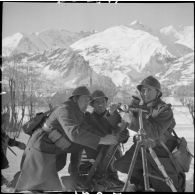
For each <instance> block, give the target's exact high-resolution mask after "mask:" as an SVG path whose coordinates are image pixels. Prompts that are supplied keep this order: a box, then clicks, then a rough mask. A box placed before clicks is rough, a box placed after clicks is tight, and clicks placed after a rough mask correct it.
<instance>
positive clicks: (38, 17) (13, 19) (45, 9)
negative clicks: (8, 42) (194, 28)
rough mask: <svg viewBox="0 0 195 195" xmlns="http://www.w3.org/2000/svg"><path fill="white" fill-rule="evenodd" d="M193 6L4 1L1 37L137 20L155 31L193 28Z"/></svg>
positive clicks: (102, 26) (119, 23) (187, 4)
mask: <svg viewBox="0 0 195 195" xmlns="http://www.w3.org/2000/svg"><path fill="white" fill-rule="evenodd" d="M193 18H194V5H193V3H181V2H180V3H178V2H175V3H169V2H166V3H151V2H150V3H148V2H146V3H139V2H136V3H117V4H109V3H101V4H98V3H60V4H59V3H57V2H47V3H46V2H39V3H37V2H4V3H3V20H2V24H3V27H2V37H3V38H4V37H7V36H10V35H13V34H15V33H17V32H23V33H29V34H31V33H35V32H41V31H43V30H47V29H66V30H69V31H72V32H79V31H81V30H83V31H89V30H90V31H91V30H97V31H102V30H104V29H106V28H109V27H112V26H117V25H123V24H130V23H131V22H133V21H135V20H138V21H140V22H141V23H143V24H144V25H147V26H149V27H151V28H152V29H155V30H158V29H160V28H162V27H164V26H169V25H172V26H174V27H178V26H179V25H187V26H188V25H194V19H193Z"/></svg>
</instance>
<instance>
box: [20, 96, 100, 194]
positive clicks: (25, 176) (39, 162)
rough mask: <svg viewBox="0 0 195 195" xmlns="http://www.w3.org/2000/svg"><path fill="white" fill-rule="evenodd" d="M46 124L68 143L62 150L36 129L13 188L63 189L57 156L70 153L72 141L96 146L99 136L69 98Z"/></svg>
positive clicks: (82, 144) (41, 131) (72, 146)
mask: <svg viewBox="0 0 195 195" xmlns="http://www.w3.org/2000/svg"><path fill="white" fill-rule="evenodd" d="M46 125H47V127H49V128H50V129H52V130H57V131H58V132H60V134H61V135H62V136H63V137H64V138H65V139H66V140H67V141H68V142H70V143H71V146H70V147H68V148H66V149H65V150H61V149H60V148H58V147H56V145H55V144H54V143H53V142H52V141H51V140H50V139H49V137H48V134H47V132H45V131H44V130H43V129H42V128H40V129H38V130H36V131H35V132H34V133H33V135H32V137H31V138H30V141H29V142H28V145H27V148H26V150H25V152H24V156H25V157H24V158H23V163H22V166H21V174H20V177H19V180H18V182H17V184H16V191H24V190H42V191H48V190H49V191H59V190H62V186H61V183H60V180H59V177H58V174H57V168H56V155H58V156H59V155H60V154H64V153H67V152H71V148H74V144H77V145H80V147H82V146H86V147H89V148H92V149H97V146H98V143H99V141H100V136H98V135H95V134H92V133H90V129H91V128H92V127H91V126H90V125H88V124H87V123H85V122H84V113H83V112H81V111H80V109H79V107H78V105H77V104H76V103H75V102H74V101H73V100H72V99H69V100H68V101H66V102H65V103H64V104H63V105H62V106H60V107H58V108H56V109H55V110H54V111H53V112H52V113H51V115H50V116H49V118H48V120H47V121H46ZM65 160H66V159H65Z"/></svg>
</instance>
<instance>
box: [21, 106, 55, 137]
mask: <svg viewBox="0 0 195 195" xmlns="http://www.w3.org/2000/svg"><path fill="white" fill-rule="evenodd" d="M52 111H53V110H49V111H46V112H39V113H37V114H36V115H35V116H34V117H33V118H32V119H30V120H29V121H28V122H26V123H25V124H24V125H23V126H22V129H23V131H24V133H26V134H28V135H30V136H31V135H32V134H33V132H34V131H35V130H37V129H38V128H40V127H42V125H43V124H44V122H45V121H46V119H47V118H48V117H49V116H50V114H51V113H52Z"/></svg>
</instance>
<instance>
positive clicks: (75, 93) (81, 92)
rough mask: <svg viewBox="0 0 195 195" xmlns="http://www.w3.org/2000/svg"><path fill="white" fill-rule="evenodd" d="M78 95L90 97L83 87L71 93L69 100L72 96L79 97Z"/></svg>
mask: <svg viewBox="0 0 195 195" xmlns="http://www.w3.org/2000/svg"><path fill="white" fill-rule="evenodd" d="M80 95H88V96H90V91H89V90H88V89H87V87H85V86H80V87H77V88H76V89H75V90H74V91H73V92H72V95H71V96H70V97H69V98H72V97H74V96H80Z"/></svg>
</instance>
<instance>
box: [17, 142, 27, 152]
mask: <svg viewBox="0 0 195 195" xmlns="http://www.w3.org/2000/svg"><path fill="white" fill-rule="evenodd" d="M18 148H20V149H21V150H25V148H26V145H25V144H24V143H19V144H18Z"/></svg>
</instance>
